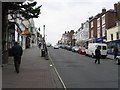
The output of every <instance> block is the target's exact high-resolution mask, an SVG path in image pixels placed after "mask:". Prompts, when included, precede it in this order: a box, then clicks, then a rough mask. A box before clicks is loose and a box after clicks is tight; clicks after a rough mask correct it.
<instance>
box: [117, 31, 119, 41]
mask: <svg viewBox="0 0 120 90" xmlns="http://www.w3.org/2000/svg"><path fill="white" fill-rule="evenodd" d="M116 39H117V40H118V39H119V33H118V32H117V33H116Z"/></svg>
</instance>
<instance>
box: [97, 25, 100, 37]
mask: <svg viewBox="0 0 120 90" xmlns="http://www.w3.org/2000/svg"><path fill="white" fill-rule="evenodd" d="M97 36H98V38H100V27H99V28H98V29H97Z"/></svg>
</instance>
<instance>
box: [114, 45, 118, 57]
mask: <svg viewBox="0 0 120 90" xmlns="http://www.w3.org/2000/svg"><path fill="white" fill-rule="evenodd" d="M113 51H114V59H116V57H117V55H118V48H117V47H114V50H113Z"/></svg>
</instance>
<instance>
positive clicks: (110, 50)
mask: <svg viewBox="0 0 120 90" xmlns="http://www.w3.org/2000/svg"><path fill="white" fill-rule="evenodd" d="M115 45H116V43H108V45H107V46H108V53H113V49H114V46H115Z"/></svg>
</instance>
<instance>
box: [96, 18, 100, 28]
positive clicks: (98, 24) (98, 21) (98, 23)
mask: <svg viewBox="0 0 120 90" xmlns="http://www.w3.org/2000/svg"><path fill="white" fill-rule="evenodd" d="M97 27H100V18H98V19H97Z"/></svg>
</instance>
